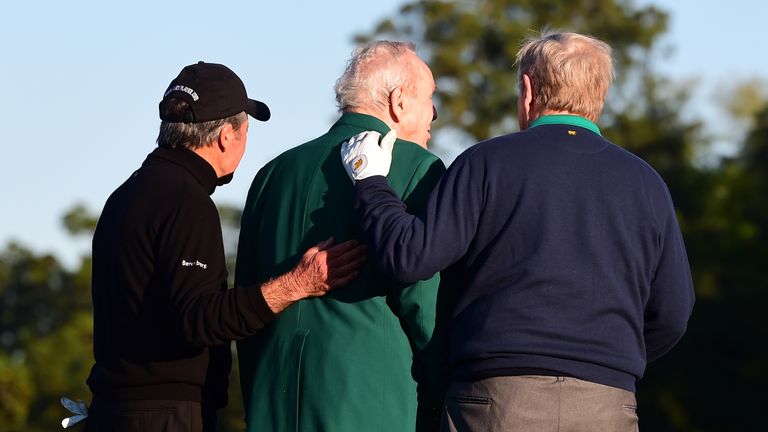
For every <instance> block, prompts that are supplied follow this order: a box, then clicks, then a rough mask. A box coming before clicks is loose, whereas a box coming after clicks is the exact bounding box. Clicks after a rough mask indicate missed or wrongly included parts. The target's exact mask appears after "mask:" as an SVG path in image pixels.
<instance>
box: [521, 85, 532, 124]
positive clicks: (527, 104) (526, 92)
mask: <svg viewBox="0 0 768 432" xmlns="http://www.w3.org/2000/svg"><path fill="white" fill-rule="evenodd" d="M522 80H523V83H522V84H523V88H522V89H521V90H523V95H521V96H522V97H523V107H524V108H525V113H526V116H529V117H530V114H531V113H532V112H533V108H534V106H533V103H534V102H533V81H531V77H529V76H528V75H527V74H523V77H522Z"/></svg>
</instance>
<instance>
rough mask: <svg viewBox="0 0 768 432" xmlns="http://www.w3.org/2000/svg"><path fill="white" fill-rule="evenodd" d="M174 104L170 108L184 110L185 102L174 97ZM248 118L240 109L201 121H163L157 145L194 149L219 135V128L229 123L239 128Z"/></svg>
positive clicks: (186, 107) (185, 107)
mask: <svg viewBox="0 0 768 432" xmlns="http://www.w3.org/2000/svg"><path fill="white" fill-rule="evenodd" d="M174 102H175V105H176V106H173V107H172V108H171V109H173V110H179V111H182V112H183V111H185V110H186V109H188V106H187V102H186V101H184V100H182V99H175V100H174ZM247 120H248V114H246V113H245V111H242V112H240V113H238V114H235V115H233V116H231V117H227V118H223V119H218V120H211V121H207V122H202V123H176V122H168V121H163V122H161V123H160V133H159V134H158V135H157V145H158V146H160V147H168V148H174V147H186V148H188V149H190V150H195V149H198V148H200V147H203V146H205V145H207V144H209V143H211V142H213V141H215V140H216V139H218V137H219V133H221V128H222V127H224V125H226V124H228V123H229V124H231V125H232V128H233V129H235V130H239V129H240V126H242V125H243V123H245V122H246V121H247Z"/></svg>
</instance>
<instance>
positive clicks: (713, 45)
mask: <svg viewBox="0 0 768 432" xmlns="http://www.w3.org/2000/svg"><path fill="white" fill-rule="evenodd" d="M402 3H403V1H401V0H379V1H366V2H363V1H359V0H358V1H342V0H323V1H310V0H295V1H283V2H278V1H269V2H267V1H255V0H252V1H231V2H226V3H219V2H211V1H183V2H182V1H152V2H150V1H145V0H134V1H132V2H121V3H116V2H106V1H78V0H71V1H67V2H56V1H30V2H20V1H14V2H3V4H2V5H0V53H2V63H1V66H0V84H2V90H1V91H0V94H2V102H3V103H2V104H0V126H2V138H1V139H0V142H2V150H3V158H2V162H4V163H3V164H2V165H3V167H2V169H0V184H4V185H6V196H5V197H4V204H3V207H2V211H0V250H2V249H4V248H5V246H6V245H7V244H8V243H9V242H11V241H15V242H18V243H21V244H22V245H23V246H25V247H27V248H30V249H32V250H33V251H35V252H36V253H53V254H54V255H56V256H57V258H59V259H60V260H61V261H62V262H63V263H64V264H65V265H67V266H74V265H76V264H77V263H78V262H79V259H80V257H81V256H82V255H84V254H88V253H90V239H88V238H78V239H73V238H72V237H71V236H70V235H69V234H68V233H67V232H66V231H65V229H64V228H63V225H62V224H61V218H62V216H63V215H64V213H65V212H66V211H68V210H69V209H71V208H72V207H74V206H75V205H76V204H82V205H84V206H85V207H86V208H87V209H88V210H89V211H91V212H92V213H94V214H98V213H99V212H100V211H101V208H102V206H103V204H104V202H105V200H106V199H107V197H108V196H109V194H110V193H111V192H112V191H113V190H114V189H115V188H116V187H117V186H119V185H120V184H121V183H122V182H123V181H124V180H125V179H126V178H127V177H128V175H130V174H131V173H132V172H133V170H135V169H136V168H137V167H139V166H140V164H141V162H142V161H143V160H144V158H145V156H146V155H147V154H148V153H149V152H151V151H152V150H153V148H154V147H155V139H156V137H157V129H158V125H159V119H158V117H157V103H158V102H159V100H160V98H161V96H162V93H163V92H164V91H165V89H166V87H167V85H168V83H169V82H170V81H171V79H173V78H174V77H175V76H176V75H177V74H178V72H179V71H180V70H181V68H182V67H183V66H185V65H188V64H191V63H194V62H197V61H198V60H205V61H208V62H216V63H223V64H226V65H227V66H229V67H230V68H231V69H233V70H234V71H235V72H236V73H237V74H238V75H239V76H240V77H241V78H242V79H243V81H244V83H245V85H246V88H247V90H248V93H249V96H250V97H252V98H255V99H258V100H262V101H264V102H266V103H267V104H268V105H269V106H270V108H271V111H272V119H271V120H270V121H269V122H266V123H261V122H257V121H252V122H251V125H250V131H249V136H248V148H247V150H246V154H245V157H244V158H243V161H242V162H241V164H240V166H239V168H238V170H237V172H236V174H235V177H234V180H233V181H232V183H230V184H229V185H227V186H225V187H223V188H218V189H217V191H216V193H215V194H214V196H213V198H214V200H215V201H216V202H217V203H218V204H228V205H234V206H238V207H239V206H242V205H243V203H244V201H245V196H246V193H247V191H248V187H249V186H250V182H251V179H252V178H253V175H254V174H255V173H256V172H257V171H258V169H259V168H260V167H261V166H263V165H264V164H265V163H266V162H267V161H269V160H270V159H272V158H273V157H275V156H277V155H278V154H280V153H282V152H283V151H285V150H287V149H289V148H291V147H293V146H295V145H298V144H300V143H302V142H304V141H306V140H308V139H311V138H313V137H316V136H318V135H320V134H322V133H324V132H325V131H326V130H327V129H328V128H329V127H330V125H331V124H332V123H333V122H334V121H335V119H336V118H337V116H338V114H337V112H336V106H335V99H334V94H333V85H334V83H335V80H336V79H337V78H338V76H339V75H340V74H341V72H342V71H343V69H344V66H345V63H346V61H347V59H348V57H349V54H350V52H351V50H352V49H353V48H354V42H353V39H352V38H353V35H354V34H357V33H363V32H367V31H370V29H372V28H373V26H374V25H375V24H376V23H377V22H378V21H379V20H380V19H382V18H384V17H387V16H394V15H396V14H397V11H398V8H399V6H400V5H401V4H402ZM636 3H637V4H648V3H652V4H656V5H658V6H659V7H661V8H662V9H664V10H667V11H668V12H670V14H671V26H670V29H669V31H668V33H667V35H666V36H665V37H664V39H663V44H664V45H665V46H666V47H668V48H669V49H670V52H671V53H670V55H669V56H668V57H665V58H664V59H663V61H659V62H658V63H657V65H656V66H657V67H658V69H659V70H660V71H662V72H663V73H665V74H667V75H668V76H671V77H673V78H675V79H680V80H690V79H697V80H698V82H699V90H698V91H697V93H696V94H695V103H694V104H692V105H694V106H695V109H693V110H692V112H691V115H693V116H697V115H701V116H702V117H703V118H705V119H707V121H708V122H710V123H711V124H713V125H716V124H718V123H719V122H718V121H717V119H718V117H719V116H720V115H722V113H721V112H720V111H719V110H718V109H717V108H716V103H715V101H713V100H712V94H713V93H714V91H715V90H716V89H717V88H718V87H720V86H722V85H724V84H728V83H730V82H733V81H736V80H739V79H746V78H750V77H755V76H763V77H768V56H765V55H761V54H758V52H759V51H760V50H762V47H765V46H766V45H767V42H768V30H766V24H765V18H766V17H768V2H764V1H762V0H731V1H730V2H728V3H727V7H724V6H723V5H724V4H723V3H722V2H718V7H715V6H713V5H714V4H715V3H714V2H709V1H695V0H677V1H674V0H655V1H654V0H643V1H637V2H636ZM219 4H226V8H222V7H221V6H218V5H219ZM514 43H518V41H514ZM713 128H714V129H717V126H713ZM441 156H444V158H445V160H446V162H447V163H450V162H451V160H452V157H453V156H455V154H450V152H448V153H444V154H441Z"/></svg>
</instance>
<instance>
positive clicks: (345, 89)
mask: <svg viewBox="0 0 768 432" xmlns="http://www.w3.org/2000/svg"><path fill="white" fill-rule="evenodd" d="M415 51H416V46H415V45H414V44H413V43H410V42H392V41H374V42H369V43H367V44H365V45H361V46H359V47H357V48H356V49H355V50H354V51H353V52H352V57H351V58H350V59H349V61H348V62H347V68H346V70H344V73H343V74H342V75H341V77H340V78H339V79H338V80H337V81H336V88H335V90H336V102H337V104H338V107H339V111H340V112H347V111H353V110H356V109H360V108H374V107H375V108H376V109H379V110H381V109H385V108H386V107H387V104H388V99H389V94H390V93H392V90H394V89H396V88H397V87H398V86H407V85H408V83H409V82H410V81H411V79H410V78H411V75H412V73H413V72H412V71H411V70H410V69H411V68H410V67H408V66H407V65H404V64H401V62H399V60H400V58H401V57H402V56H403V55H405V54H407V53H413V54H415Z"/></svg>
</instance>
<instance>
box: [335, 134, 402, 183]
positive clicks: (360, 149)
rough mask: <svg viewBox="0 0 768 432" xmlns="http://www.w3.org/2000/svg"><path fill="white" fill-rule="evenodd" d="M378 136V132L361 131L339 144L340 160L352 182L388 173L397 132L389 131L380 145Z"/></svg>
mask: <svg viewBox="0 0 768 432" xmlns="http://www.w3.org/2000/svg"><path fill="white" fill-rule="evenodd" d="M380 137H381V134H380V133H378V132H374V131H367V132H361V133H359V134H357V135H355V136H353V137H352V138H350V139H349V141H347V142H345V143H344V144H342V145H341V162H342V163H343V164H344V169H346V170H347V175H349V178H350V179H351V180H352V182H353V183H354V182H356V181H357V180H362V179H364V178H368V177H371V176H375V175H381V176H386V175H387V174H389V167H390V165H392V148H393V147H394V146H395V140H396V139H397V133H395V131H394V130H391V131H389V132H388V133H387V134H386V135H384V138H383V139H382V140H381V145H379V138H380Z"/></svg>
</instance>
